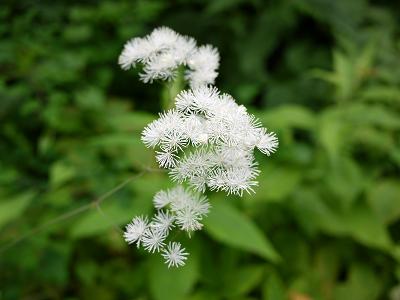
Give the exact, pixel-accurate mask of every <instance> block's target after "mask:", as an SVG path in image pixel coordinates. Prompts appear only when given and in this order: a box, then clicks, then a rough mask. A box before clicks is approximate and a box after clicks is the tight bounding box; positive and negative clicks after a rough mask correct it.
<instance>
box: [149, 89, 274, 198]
mask: <svg viewBox="0 0 400 300" xmlns="http://www.w3.org/2000/svg"><path fill="white" fill-rule="evenodd" d="M142 139H143V141H144V142H145V143H146V145H148V146H149V147H159V148H160V150H159V151H157V156H156V158H157V160H158V162H159V164H160V166H161V167H165V168H168V169H170V172H169V174H170V176H171V178H172V179H173V180H175V181H177V182H179V183H182V182H184V181H187V182H188V183H189V185H190V186H191V187H192V188H194V189H195V190H197V191H201V192H204V191H205V190H206V188H207V187H208V188H210V189H211V190H222V191H226V192H227V193H228V194H236V195H240V196H241V195H243V192H244V191H245V192H248V193H251V192H254V187H255V186H257V184H258V183H257V181H256V177H257V176H258V174H259V170H258V168H257V163H256V161H255V159H254V154H253V152H254V150H255V149H256V148H257V149H259V150H260V151H261V152H262V153H264V154H267V155H270V154H271V153H273V152H275V151H276V149H277V147H278V139H277V137H276V135H275V133H273V132H267V130H266V129H265V128H264V127H262V125H261V122H260V121H259V120H258V119H257V118H256V117H255V116H253V115H252V114H250V113H248V111H247V109H246V108H245V107H244V106H243V105H238V104H237V103H236V102H235V100H234V99H233V98H232V96H230V95H228V94H220V92H219V91H218V89H217V88H215V87H212V86H204V85H203V86H199V87H196V88H193V89H191V90H187V91H183V92H181V93H180V94H179V95H178V96H177V97H176V108H174V109H172V110H169V111H167V112H165V113H164V114H162V115H160V118H159V119H158V120H156V121H154V122H152V123H151V124H150V125H149V126H147V127H146V128H145V130H144V131H143V135H142ZM188 148H191V150H189V149H188ZM193 149H194V150H193Z"/></svg>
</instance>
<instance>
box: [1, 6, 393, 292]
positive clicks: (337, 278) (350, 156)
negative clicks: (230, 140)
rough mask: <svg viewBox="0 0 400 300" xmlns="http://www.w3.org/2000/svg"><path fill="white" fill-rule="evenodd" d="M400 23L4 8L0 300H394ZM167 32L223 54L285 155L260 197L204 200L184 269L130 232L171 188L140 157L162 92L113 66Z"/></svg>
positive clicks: (217, 12)
mask: <svg viewBox="0 0 400 300" xmlns="http://www.w3.org/2000/svg"><path fill="white" fill-rule="evenodd" d="M399 19H400V4H399V2H398V1H389V0H387V1H366V0H340V1H339V0H337V1H333V0H282V1H277V0H276V1H262V0H252V1H241V0H210V1H206V0H203V1H200V0H198V1H184V0H180V1H178V0H177V1H154V0H151V1H145V0H143V1H111V0H110V1H66V0H64V1H55V0H54V1H39V0H37V1H33V0H32V1H28V0H20V1H11V0H2V1H1V3H0V299H99V300H102V299H143V300H145V299H154V300H170V299H171V300H175V299H176V300H179V299H189V300H202V299H204V300H206V299H207V300H213V299H233V300H244V299H248V300H250V299H264V300H282V299H290V300H318V299H327V300H330V299H332V300H347V299H349V300H369V299H371V300H372V299H392V300H398V299H400V285H399V280H400V264H399V262H400V178H399V174H400V21H399ZM161 25H166V26H170V27H171V28H173V29H174V30H176V31H177V32H179V33H182V34H187V35H190V36H193V37H195V38H196V39H197V40H198V42H199V43H200V44H206V43H210V44H212V45H215V46H216V47H218V49H219V50H220V53H221V67H220V76H219V77H218V79H217V82H216V85H217V86H218V87H219V88H220V90H221V91H223V92H227V93H230V94H232V95H233V96H234V97H235V99H237V102H238V103H240V104H245V105H246V106H248V107H249V110H250V111H251V112H253V113H254V114H256V115H257V116H258V117H259V118H260V119H261V120H262V122H263V124H264V125H265V126H267V127H268V128H269V130H272V131H275V132H276V133H277V135H278V137H279V139H280V148H279V151H278V152H277V153H276V154H274V155H273V156H271V157H270V158H267V157H265V156H263V155H261V154H260V153H258V154H257V159H258V161H259V163H260V168H261V170H262V174H261V175H260V178H259V181H260V186H259V187H258V188H257V190H256V194H255V195H251V196H249V195H246V196H244V197H243V198H242V199H241V198H237V197H226V196H225V195H224V194H222V193H221V194H217V193H210V195H209V196H210V199H211V204H212V206H213V208H212V210H211V213H210V215H209V217H208V218H206V220H205V230H203V231H201V232H199V233H196V234H195V235H194V236H193V237H192V238H191V239H188V238H187V237H184V236H181V237H180V238H179V240H180V241H181V242H182V243H183V244H184V246H185V247H186V248H187V249H188V250H189V251H190V253H191V255H190V258H189V261H188V264H187V265H186V266H185V267H184V268H182V269H179V270H174V271H172V270H168V269H167V268H166V266H165V265H164V264H163V262H162V260H161V258H160V257H159V256H157V255H149V254H148V253H146V252H143V251H142V250H137V249H136V248H135V247H128V245H127V244H126V243H125V242H124V241H123V239H122V237H121V232H120V230H118V227H120V228H123V226H124V225H125V224H126V223H127V222H129V220H130V219H131V218H132V217H133V216H134V215H137V214H140V213H151V209H152V203H151V198H152V196H153V195H154V193H155V192H156V191H158V190H159V189H160V188H162V187H167V186H170V185H171V183H170V181H169V180H168V177H167V176H166V175H165V174H163V173H160V172H157V171H154V170H149V169H148V167H151V168H156V164H155V162H154V155H153V152H152V151H151V150H149V149H146V148H145V147H144V146H143V145H142V143H141V141H140V132H141V130H142V129H143V127H144V126H145V125H146V124H147V123H148V122H150V121H151V120H153V119H154V118H155V117H156V113H157V112H159V111H160V110H161V103H162V97H163V94H165V86H163V85H162V84H160V83H155V84H152V85H146V84H143V83H141V82H139V81H138V76H137V71H129V72H123V71H122V70H120V68H119V67H118V65H117V59H118V56H119V54H120V52H121V50H122V47H123V44H124V43H125V42H126V40H128V39H129V38H131V37H134V36H143V35H145V34H148V33H149V32H151V30H152V29H153V28H155V27H158V26H161ZM141 172H142V173H141ZM135 174H141V175H140V176H138V177H135V178H133V179H132V181H131V182H130V183H128V184H127V185H125V186H124V187H123V188H121V189H119V190H118V191H117V192H116V193H113V194H112V195H111V196H110V197H108V198H106V199H105V200H104V201H102V202H101V204H100V206H99V207H100V208H97V209H96V205H94V204H93V205H87V204H88V203H93V201H94V200H95V199H97V198H98V197H100V196H102V195H104V194H105V193H106V192H107V191H109V190H111V189H113V188H114V187H116V186H117V185H118V184H120V183H121V182H124V181H125V180H127V179H129V178H132V176H135ZM85 205H86V206H85ZM80 207H83V208H82V209H81V210H78V211H76V210H75V209H79V208H80ZM74 210H75V212H77V213H73V214H67V215H64V214H65V213H68V212H70V211H74ZM60 215H61V216H62V217H61V219H56V218H57V217H59V216H60Z"/></svg>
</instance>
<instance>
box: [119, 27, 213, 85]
mask: <svg viewBox="0 0 400 300" xmlns="http://www.w3.org/2000/svg"><path fill="white" fill-rule="evenodd" d="M118 63H119V64H120V65H121V68H122V69H124V70H128V69H130V68H131V67H136V65H137V64H141V65H142V67H143V68H142V72H141V73H140V79H141V80H142V81H143V82H146V83H147V82H153V81H154V80H158V79H160V80H171V79H173V78H174V77H175V76H176V72H177V69H178V67H179V66H181V65H183V66H187V67H188V68H189V69H188V70H187V72H186V75H185V78H186V79H187V80H188V82H189V83H190V85H191V86H193V87H194V86H199V85H204V84H212V83H214V80H215V78H216V77H217V76H218V73H217V69H218V67H219V54H218V50H217V49H216V48H213V47H212V46H210V45H206V46H201V47H199V48H197V46H196V41H195V40H194V39H193V38H191V37H187V36H182V35H180V34H178V33H176V32H175V31H173V30H172V29H170V28H168V27H159V28H156V29H154V30H153V31H152V32H151V33H150V34H149V35H147V36H145V37H143V38H140V37H136V38H133V39H131V40H129V41H128V42H127V43H126V44H125V46H124V49H123V50H122V53H121V55H120V56H119V59H118Z"/></svg>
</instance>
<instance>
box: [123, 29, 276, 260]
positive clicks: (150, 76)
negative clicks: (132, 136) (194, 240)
mask: <svg viewBox="0 0 400 300" xmlns="http://www.w3.org/2000/svg"><path fill="white" fill-rule="evenodd" d="M119 64H120V65H121V67H122V68H123V69H125V70H127V69H129V68H130V67H135V66H136V64H140V65H142V66H143V72H142V73H141V74H140V78H141V80H142V81H144V82H152V81H153V80H157V79H160V80H171V79H174V78H175V76H176V74H177V72H178V68H179V67H181V66H184V67H186V68H187V69H186V72H185V79H186V80H187V82H188V83H189V85H190V86H191V89H190V90H186V91H182V92H181V93H180V94H179V95H178V96H177V97H176V99H175V108H173V109H170V110H168V111H166V112H163V113H161V114H160V117H159V118H158V119H157V120H155V121H153V122H152V123H150V124H149V125H147V126H146V128H145V129H144V130H143V132H142V141H143V142H144V144H145V145H146V146H147V147H150V148H156V159H157V161H158V163H159V165H160V166H161V167H164V168H167V169H169V175H170V177H171V178H172V180H174V181H176V182H177V183H178V184H182V183H183V182H187V183H188V184H189V185H190V186H191V187H192V189H193V190H195V191H196V192H190V191H189V190H188V189H185V188H183V187H182V186H180V185H178V186H177V187H175V188H173V189H170V190H167V191H160V192H158V193H157V194H156V195H155V196H154V199H153V203H154V206H155V208H156V209H157V214H156V215H155V216H154V217H153V218H152V220H151V221H149V220H148V219H147V218H145V217H143V216H139V217H135V218H134V219H133V220H132V222H131V223H130V224H128V225H127V226H126V230H125V233H124V237H125V240H126V241H127V242H128V243H130V244H132V243H136V245H137V246H138V247H139V246H143V247H144V249H146V250H148V251H149V252H151V253H154V252H160V251H161V255H162V256H163V257H164V258H165V260H166V263H167V264H168V267H171V266H174V267H179V266H183V265H184V264H185V260H186V259H187V255H188V253H186V252H185V249H183V248H182V247H181V244H180V243H178V242H169V243H168V244H167V245H166V242H165V241H166V239H167V236H168V234H169V232H170V231H171V230H172V229H173V228H176V229H180V230H182V231H185V232H187V233H188V234H189V236H190V234H191V233H192V232H193V231H196V230H199V229H201V228H202V226H203V225H202V223H201V221H202V219H203V217H204V216H205V215H206V214H207V213H208V211H209V209H210V204H209V203H208V201H207V198H206V197H204V196H201V194H200V193H199V192H202V193H204V192H205V190H206V188H209V189H210V190H217V191H219V190H221V191H225V192H226V193H227V194H236V195H240V196H242V195H243V191H246V192H248V193H250V192H254V190H253V188H254V186H256V185H258V182H257V181H256V177H257V176H258V174H259V173H260V171H259V170H258V168H257V162H256V161H255V159H254V149H255V148H257V149H258V150H260V151H261V152H262V153H264V154H266V155H270V154H271V153H273V152H275V151H276V149H277V147H278V139H277V137H276V135H275V133H273V132H267V130H266V129H265V128H264V127H262V125H261V123H260V122H259V120H258V119H257V118H256V117H254V116H253V115H252V114H249V113H248V112H247V109H246V108H245V107H244V106H243V105H238V104H237V103H236V102H235V100H234V99H233V98H232V97H231V96H230V95H228V94H221V93H220V92H219V91H218V89H217V88H215V87H212V86H211V84H213V83H214V80H215V78H216V77H217V76H218V73H217V69H218V67H219V54H218V51H217V49H215V48H213V47H212V46H210V45H206V46H200V47H197V46H196V41H195V40H194V39H193V38H190V37H186V36H182V35H179V34H178V33H176V32H175V31H173V30H171V29H169V28H167V27H160V28H157V29H155V30H154V31H153V32H152V33H151V34H149V35H148V36H146V37H144V38H134V39H132V40H130V41H128V42H127V43H126V44H125V47H124V50H123V51H122V53H121V55H120V57H119Z"/></svg>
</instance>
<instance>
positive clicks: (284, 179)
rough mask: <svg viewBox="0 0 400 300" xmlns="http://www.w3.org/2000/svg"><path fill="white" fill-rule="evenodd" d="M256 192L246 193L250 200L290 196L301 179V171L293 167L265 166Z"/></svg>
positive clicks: (278, 198)
mask: <svg viewBox="0 0 400 300" xmlns="http://www.w3.org/2000/svg"><path fill="white" fill-rule="evenodd" d="M258 180H259V186H258V187H257V188H256V194H251V195H245V196H244V198H245V199H248V201H255V200H258V201H281V200H283V199H285V197H287V196H289V195H290V194H291V193H292V192H293V191H294V190H295V189H296V187H297V186H298V184H299V183H300V180H301V172H300V171H299V170H296V169H293V168H284V167H271V168H268V167H267V168H265V169H264V170H263V172H262V173H261V174H260V176H259V178H258Z"/></svg>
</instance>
